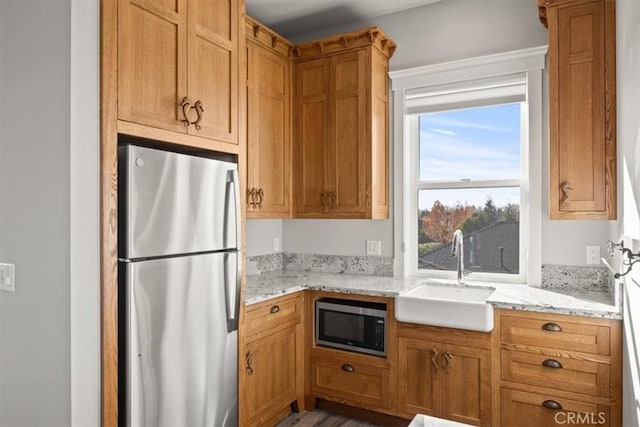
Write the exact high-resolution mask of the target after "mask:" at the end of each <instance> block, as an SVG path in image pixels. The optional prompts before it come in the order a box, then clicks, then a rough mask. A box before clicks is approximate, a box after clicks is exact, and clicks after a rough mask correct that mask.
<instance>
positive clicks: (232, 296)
mask: <svg viewBox="0 0 640 427" xmlns="http://www.w3.org/2000/svg"><path fill="white" fill-rule="evenodd" d="M238 264H239V257H238V253H237V252H226V253H225V254H224V291H225V294H226V295H225V305H226V309H227V332H233V331H236V330H238V315H239V314H240V275H239V274H238V269H239V267H240V266H239V265H238Z"/></svg>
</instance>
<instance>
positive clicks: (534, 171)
mask: <svg viewBox="0 0 640 427" xmlns="http://www.w3.org/2000/svg"><path fill="white" fill-rule="evenodd" d="M546 53H547V46H541V47H535V48H529V49H523V50H518V51H513V52H506V53H499V54H494V55H488V56H482V57H478V58H471V59H464V60H460V61H455V62H448V63H444V64H437V65H429V66H425V67H418V68H412V69H408V70H401V71H394V72H391V73H389V75H390V77H391V89H392V93H393V140H394V147H393V150H394V156H393V158H394V191H393V194H394V229H395V232H394V254H395V256H394V272H395V275H396V276H398V277H407V276H416V275H424V276H428V277H447V278H455V274H456V273H455V272H450V271H443V272H435V271H433V270H429V271H428V272H425V271H424V270H423V271H419V270H418V239H417V236H418V221H417V219H418V218H417V215H418V191H417V190H418V185H417V184H418V179H419V171H418V161H417V160H416V159H417V158H418V149H419V147H418V144H417V143H416V141H417V140H418V135H416V133H417V131H418V126H417V125H416V121H417V116H416V115H415V114H413V115H412V114H407V107H406V99H407V92H408V91H411V89H416V88H425V87H429V86H442V85H453V86H454V87H455V85H456V84H462V82H469V81H472V80H478V79H491V78H500V77H501V76H504V77H505V78H506V77H507V76H509V75H514V74H518V73H522V74H524V75H525V77H526V101H525V103H524V105H523V108H522V109H521V111H522V114H523V115H524V116H523V119H524V120H522V123H523V129H522V133H523V134H522V139H523V144H522V150H521V180H520V185H521V200H520V222H521V239H520V240H521V242H520V247H521V252H520V259H521V262H520V266H521V268H520V273H519V274H518V275H506V274H495V273H493V274H491V273H474V274H473V275H472V277H470V280H491V281H509V282H516V283H527V284H529V285H532V286H540V281H541V278H540V275H541V271H540V270H541V257H542V254H541V252H542V246H541V222H542V218H541V217H542V194H541V193H542V192H541V187H542V143H543V137H542V136H543V130H542V73H543V70H544V67H545V55H546Z"/></svg>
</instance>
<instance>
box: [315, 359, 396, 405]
mask: <svg viewBox="0 0 640 427" xmlns="http://www.w3.org/2000/svg"><path fill="white" fill-rule="evenodd" d="M311 392H312V393H314V394H318V395H322V396H325V397H330V398H338V399H344V400H346V401H349V402H354V403H362V404H365V405H368V406H371V407H376V408H388V407H389V369H386V368H380V367H379V366H374V365H369V364H366V363H362V362H354V361H353V360H350V358H349V357H348V356H346V357H344V358H341V357H336V358H333V357H332V358H326V357H318V356H312V357H311Z"/></svg>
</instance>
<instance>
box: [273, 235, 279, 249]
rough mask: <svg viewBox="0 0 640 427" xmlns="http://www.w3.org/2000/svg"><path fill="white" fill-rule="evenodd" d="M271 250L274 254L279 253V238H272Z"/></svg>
mask: <svg viewBox="0 0 640 427" xmlns="http://www.w3.org/2000/svg"><path fill="white" fill-rule="evenodd" d="M273 250H274V251H275V252H279V251H280V238H279V237H274V238H273Z"/></svg>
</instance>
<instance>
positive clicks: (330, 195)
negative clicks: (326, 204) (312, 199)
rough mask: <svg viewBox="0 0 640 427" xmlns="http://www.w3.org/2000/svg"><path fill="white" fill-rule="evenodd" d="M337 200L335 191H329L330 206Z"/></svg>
mask: <svg viewBox="0 0 640 427" xmlns="http://www.w3.org/2000/svg"><path fill="white" fill-rule="evenodd" d="M337 200H338V196H337V195H336V192H335V191H332V192H330V193H329V201H330V204H331V206H335V205H336V201H337Z"/></svg>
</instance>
